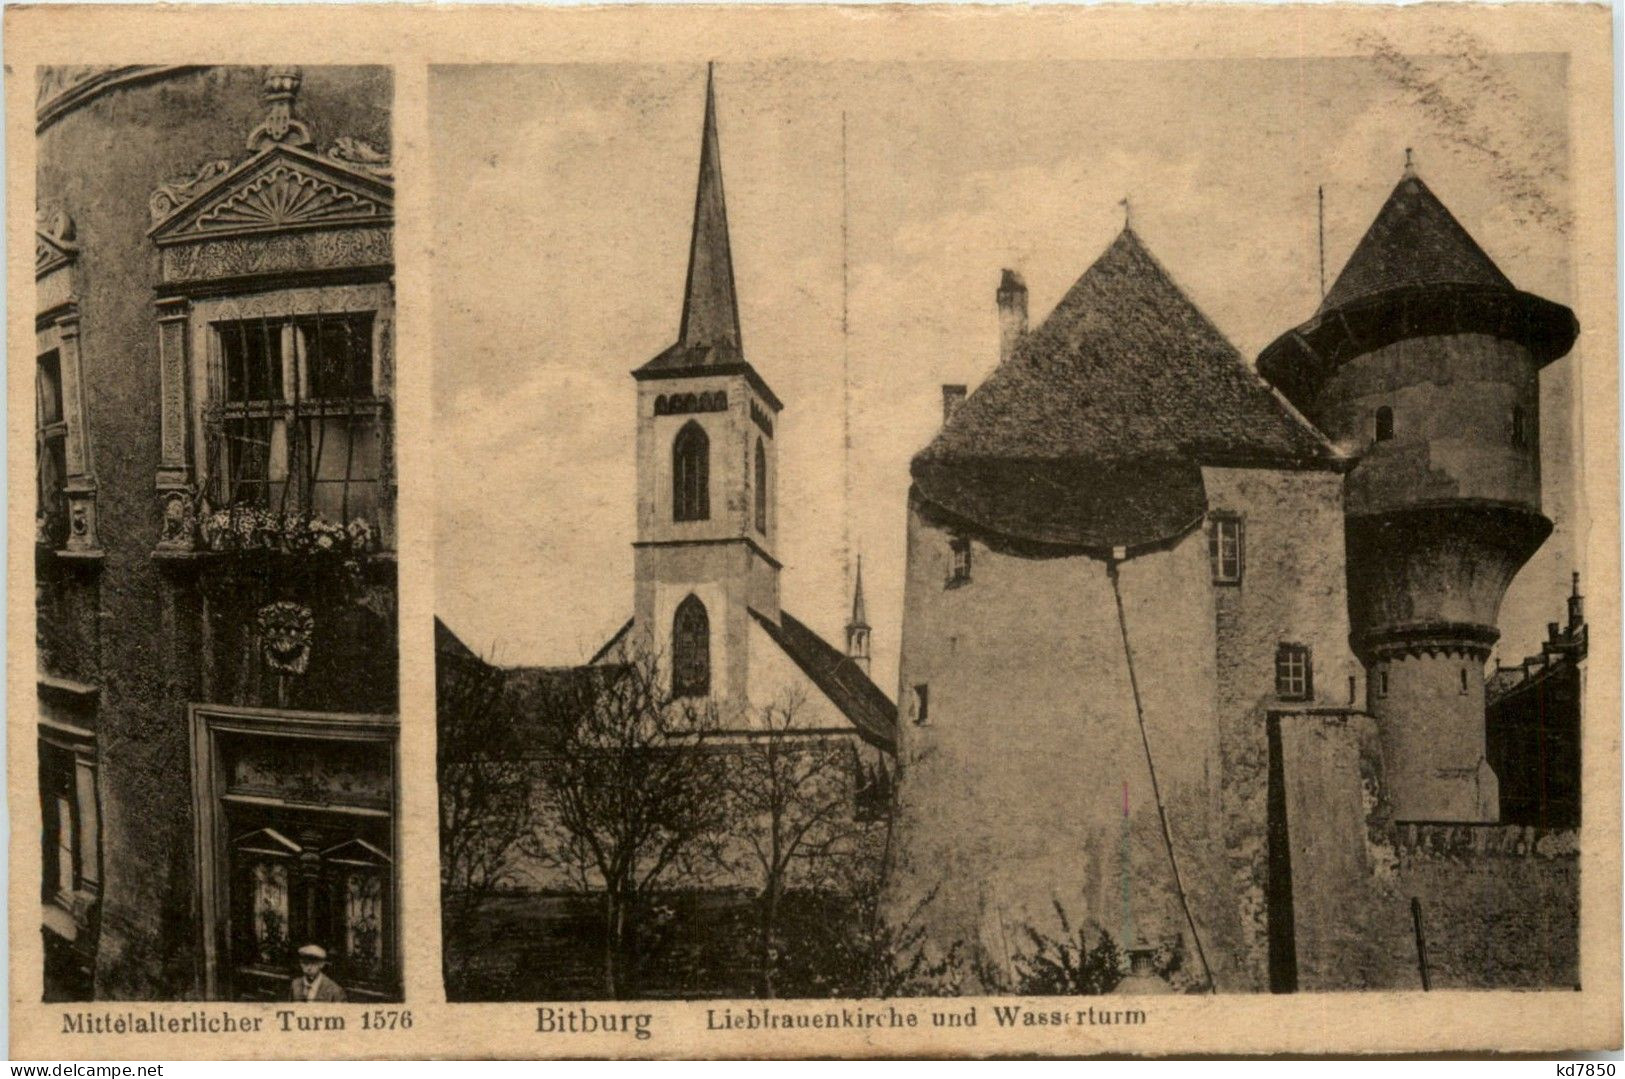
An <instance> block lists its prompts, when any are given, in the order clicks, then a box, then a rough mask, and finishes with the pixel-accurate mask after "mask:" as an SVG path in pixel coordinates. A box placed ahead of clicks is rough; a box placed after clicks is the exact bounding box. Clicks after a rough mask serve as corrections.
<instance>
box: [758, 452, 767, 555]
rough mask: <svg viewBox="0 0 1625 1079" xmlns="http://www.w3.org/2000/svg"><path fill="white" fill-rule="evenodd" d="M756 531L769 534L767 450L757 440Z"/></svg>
mask: <svg viewBox="0 0 1625 1079" xmlns="http://www.w3.org/2000/svg"><path fill="white" fill-rule="evenodd" d="M756 531H758V532H760V533H761V534H762V535H764V536H765V535H767V451H766V450H764V449H762V440H761V439H759V438H758V439H757V440H756Z"/></svg>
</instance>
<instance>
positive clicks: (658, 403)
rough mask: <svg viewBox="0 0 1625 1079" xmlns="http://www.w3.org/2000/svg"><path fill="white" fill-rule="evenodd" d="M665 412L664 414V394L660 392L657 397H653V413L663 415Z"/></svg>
mask: <svg viewBox="0 0 1625 1079" xmlns="http://www.w3.org/2000/svg"><path fill="white" fill-rule="evenodd" d="M665 414H666V395H665V394H661V395H660V396H659V397H656V398H655V415H656V416H664V415H665Z"/></svg>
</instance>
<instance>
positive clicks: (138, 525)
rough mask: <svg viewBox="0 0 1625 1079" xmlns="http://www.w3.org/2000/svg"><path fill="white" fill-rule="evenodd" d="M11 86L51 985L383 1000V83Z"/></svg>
mask: <svg viewBox="0 0 1625 1079" xmlns="http://www.w3.org/2000/svg"><path fill="white" fill-rule="evenodd" d="M35 77H36V79H37V87H38V92H37V101H36V108H35V120H34V122H35V130H36V133H37V143H36V147H35V152H36V155H37V157H36V179H35V184H36V191H37V214H38V217H37V229H36V233H35V240H34V244H35V245H34V251H35V260H34V261H35V266H34V270H35V281H34V294H35V297H36V301H35V304H34V307H33V310H34V318H35V331H36V335H37V340H38V347H37V350H36V356H35V366H34V378H33V383H34V387H35V401H36V409H35V425H34V432H35V449H36V454H35V460H34V466H35V496H36V502H35V504H36V506H37V509H36V511H35V543H34V548H35V558H34V574H35V599H34V606H35V647H36V652H37V665H38V686H39V690H38V712H37V741H38V747H39V751H38V757H39V768H38V783H39V788H38V789H39V795H38V797H39V807H40V814H41V824H42V831H41V835H40V847H39V851H40V863H39V864H40V867H41V872H40V877H39V879H38V885H37V887H38V899H39V911H40V917H39V929H38V931H39V933H40V934H41V936H42V938H43V942H44V950H43V957H44V970H43V986H44V999H45V1000H46V1001H47V1002H79V1001H102V1000H159V1001H178V1000H225V1001H256V1000H258V1001H299V1002H316V1001H320V1002H335V1001H343V1000H346V999H348V1000H354V1001H384V1000H398V999H400V996H401V992H402V982H401V942H402V934H401V929H400V924H399V918H398V911H399V908H400V903H399V883H400V882H399V876H398V874H397V871H396V865H397V863H398V860H399V851H400V848H401V845H402V843H401V836H400V829H399V814H398V808H397V806H398V789H397V777H398V773H399V761H398V727H399V724H398V721H397V718H396V717H397V713H398V711H399V708H398V688H397V686H398V678H397V659H396V657H397V644H396V637H397V632H396V630H397V617H396V572H395V555H394V551H395V539H396V527H395V513H394V507H395V494H396V484H395V475H394V468H393V460H394V456H393V453H394V451H393V446H394V431H393V417H394V409H393V402H392V386H393V383H394V351H395V350H394V330H393V306H394V286H393V273H394V271H393V261H394V260H393V253H392V218H393V213H392V209H391V207H392V204H393V190H394V189H393V180H392V177H391V170H390V158H389V149H388V148H389V145H390V119H391V98H392V93H393V89H392V87H393V80H392V74H391V72H390V70H389V69H387V68H382V67H312V68H305V69H301V68H298V67H275V66H271V67H264V66H254V67H202V66H185V67H176V66H169V67H158V66H125V67H106V66H50V67H40V68H38V70H37V72H36V73H35ZM14 310H15V308H14ZM13 363H14V364H15V363H16V359H15V353H14V354H13ZM13 490H14V491H19V490H21V487H20V485H14V488H13ZM21 729H22V728H21V727H20V726H18V724H17V723H16V721H14V723H13V736H14V737H19V736H20V735H19V732H20V730H21ZM12 782H13V784H14V785H15V784H17V783H18V782H19V777H18V775H17V774H16V773H13V775H12ZM14 834H15V833H14ZM18 841H19V842H21V837H20V836H19V837H18ZM14 988H15V986H14ZM67 1014H70V1015H71V1014H72V1013H67ZM85 1014H87V1015H88V1014H89V1013H85ZM67 1029H68V1032H70V1033H71V1032H72V1021H71V1020H70V1021H69V1023H68V1028H67Z"/></svg>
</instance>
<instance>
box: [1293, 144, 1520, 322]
mask: <svg viewBox="0 0 1625 1079" xmlns="http://www.w3.org/2000/svg"><path fill="white" fill-rule="evenodd" d="M1457 285H1459V286H1466V287H1471V288H1487V289H1499V290H1503V291H1506V292H1515V291H1517V290H1516V289H1514V288H1513V287H1512V282H1511V281H1509V280H1507V276H1506V275H1505V274H1503V273H1502V272H1501V269H1500V267H1498V266H1496V265H1495V262H1494V261H1493V260H1492V259H1491V258H1490V257H1489V256H1488V255H1486V254H1485V253H1484V249H1483V248H1482V247H1479V246H1478V242H1477V241H1476V240H1474V239H1473V238H1472V237H1471V236H1469V235H1468V234H1467V230H1466V229H1464V228H1462V227H1461V222H1459V221H1457V220H1456V218H1455V215H1454V214H1452V213H1451V212H1450V211H1449V210H1447V209H1446V208H1445V205H1444V203H1442V202H1440V201H1439V198H1438V196H1437V195H1435V194H1434V193H1433V192H1432V190H1431V189H1429V187H1428V185H1427V184H1425V183H1423V182H1422V178H1421V177H1419V176H1417V175H1416V174H1415V173H1414V172H1411V171H1409V170H1407V171H1406V174H1405V177H1404V178H1403V179H1401V180H1400V181H1399V183H1398V185H1397V186H1395V188H1394V190H1393V192H1392V193H1391V194H1389V196H1388V201H1387V202H1385V203H1383V204H1382V209H1381V210H1379V211H1377V217H1376V220H1374V221H1372V222H1371V227H1370V228H1369V229H1367V230H1366V233H1365V236H1363V237H1362V238H1361V239H1360V243H1359V246H1357V247H1356V248H1355V249H1354V254H1353V255H1350V256H1349V260H1348V263H1347V264H1346V265H1345V266H1344V267H1343V272H1342V273H1340V274H1338V275H1337V280H1336V281H1335V282H1333V283H1332V287H1331V291H1329V292H1327V293H1326V298H1325V300H1324V301H1322V302H1321V305H1320V310H1321V311H1330V310H1333V309H1334V308H1338V307H1343V306H1346V305H1348V304H1352V303H1357V302H1359V301H1360V300H1364V299H1367V298H1369V297H1372V296H1375V295H1378V294H1380V293H1383V292H1387V291H1388V290H1390V289H1396V288H1427V287H1434V286H1457Z"/></svg>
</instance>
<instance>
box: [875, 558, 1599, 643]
mask: <svg viewBox="0 0 1625 1079" xmlns="http://www.w3.org/2000/svg"><path fill="white" fill-rule="evenodd" d="M1577 576H1578V575H1577ZM848 624H849V625H853V626H863V627H864V628H865V629H867V628H868V626H869V616H868V612H867V611H866V610H865V609H864V606H863V556H862V555H861V554H860V555H858V575H857V582H856V583H855V584H854V585H853V587H852V621H851V622H849V623H848Z"/></svg>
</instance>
